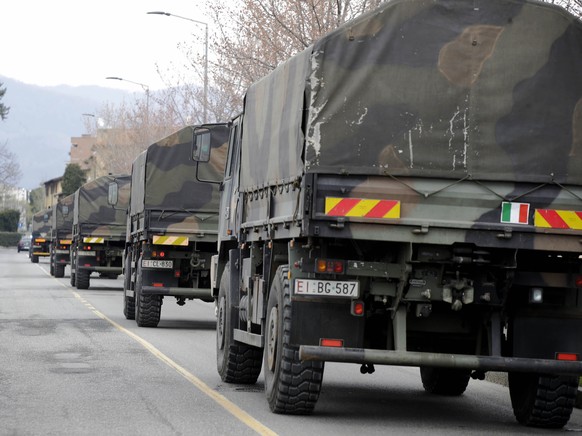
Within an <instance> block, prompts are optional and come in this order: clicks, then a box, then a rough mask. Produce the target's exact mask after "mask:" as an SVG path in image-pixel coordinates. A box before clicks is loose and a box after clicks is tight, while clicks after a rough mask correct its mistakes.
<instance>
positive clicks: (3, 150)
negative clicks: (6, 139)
mask: <svg viewBox="0 0 582 436" xmlns="http://www.w3.org/2000/svg"><path fill="white" fill-rule="evenodd" d="M21 175H22V173H21V172H20V165H19V164H18V161H17V158H16V155H15V154H14V153H12V152H11V151H10V150H9V149H8V145H7V144H6V143H4V144H0V186H3V187H10V186H16V183H17V182H18V180H19V179H20V176H21Z"/></svg>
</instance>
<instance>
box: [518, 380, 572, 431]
mask: <svg viewBox="0 0 582 436" xmlns="http://www.w3.org/2000/svg"><path fill="white" fill-rule="evenodd" d="M577 391H578V377H576V376H550V375H540V374H524V373H509V395H510V396H511V406H512V407H513V414H514V415H515V418H516V419H517V421H518V422H519V423H520V424H523V425H527V426H530V427H542V428H562V427H563V426H564V425H566V423H567V422H568V420H569V419H570V415H571V414H572V409H573V408H574V405H575V403H576V393H577Z"/></svg>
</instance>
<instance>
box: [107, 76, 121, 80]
mask: <svg viewBox="0 0 582 436" xmlns="http://www.w3.org/2000/svg"><path fill="white" fill-rule="evenodd" d="M105 80H123V79H122V78H121V77H111V76H110V77H106V78H105Z"/></svg>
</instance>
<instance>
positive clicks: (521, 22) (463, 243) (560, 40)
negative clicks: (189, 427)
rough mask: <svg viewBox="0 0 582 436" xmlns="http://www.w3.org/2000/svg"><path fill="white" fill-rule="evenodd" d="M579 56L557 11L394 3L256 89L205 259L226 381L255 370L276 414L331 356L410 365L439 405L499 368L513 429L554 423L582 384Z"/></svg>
mask: <svg viewBox="0 0 582 436" xmlns="http://www.w3.org/2000/svg"><path fill="white" fill-rule="evenodd" d="M581 53H582V23H581V22H580V21H578V20H577V19H576V18H575V17H574V16H572V15H570V14H568V13H567V12H565V11H564V10H562V9H560V8H557V7H555V6H554V5H550V4H544V3H541V2H536V1H509V0H488V1H479V2H468V1H451V0H442V1H441V0H437V1H430V2H427V1H424V0H408V1H389V2H386V3H385V4H383V5H382V6H381V7H380V8H379V9H377V10H375V11H373V12H371V13H368V14H366V15H363V16H361V17H360V18H358V19H356V20H354V21H351V22H349V23H347V24H345V25H343V26H341V27H340V28H338V29H337V30H336V31H333V32H331V33H330V34H328V35H326V36H325V37H323V38H321V39H320V40H318V41H317V42H316V43H315V44H314V45H313V46H311V47H309V48H308V49H306V50H305V51H304V52H302V53H300V54H298V55H296V56H295V57H293V58H291V59H289V60H288V61H287V62H285V63H284V64H282V65H280V66H279V67H278V68H276V69H275V70H274V71H273V72H272V73H270V74H269V75H267V76H266V77H264V78H263V79H261V80H259V81H258V82H256V83H255V84H253V85H252V86H251V87H250V88H249V89H248V92H247V94H246V99H245V104H244V110H243V113H242V114H241V115H240V116H239V117H237V118H236V119H235V120H234V121H233V124H232V130H231V131H232V133H231V137H230V142H229V150H228V158H227V159H228V160H227V162H228V163H227V169H226V172H225V180H224V182H223V184H222V186H221V189H222V196H221V204H220V224H219V250H218V254H217V255H216V256H215V257H214V258H213V268H212V273H213V274H212V286H213V290H214V293H215V295H216V296H217V307H218V320H217V367H218V372H219V374H220V376H221V378H222V380H224V381H226V382H231V383H254V382H255V381H256V379H257V377H258V375H259V373H260V371H261V365H262V368H263V370H264V377H265V393H266V397H267V400H268V403H269V406H270V409H271V410H272V411H273V412H276V413H291V414H305V413H311V412H312V411H313V409H314V407H315V405H316V402H317V399H318V397H319V394H320V390H321V386H322V379H323V373H324V362H325V361H332V362H334V361H335V362H352V363H356V364H359V365H360V369H361V372H362V373H372V372H373V371H374V365H376V364H385V365H402V366H415V367H419V368H420V376H421V381H422V384H423V386H424V388H425V390H426V391H428V392H430V393H434V394H444V395H461V394H462V393H463V392H464V391H465V388H466V387H467V384H468V382H469V379H470V378H471V377H472V378H476V379H482V378H483V377H484V374H485V373H486V372H487V371H502V372H507V373H508V376H509V392H510V397H511V403H512V407H513V411H514V415H515V417H516V418H517V420H518V421H519V422H520V423H522V424H524V425H530V426H539V427H561V426H563V425H564V424H565V423H566V422H567V421H568V419H569V417H570V414H571V411H572V408H573V406H574V402H575V396H576V391H577V386H578V376H579V375H580V374H582V362H581V361H580V359H581V356H582V335H581V334H580V332H581V331H582V262H581V258H580V257H581V256H580V253H581V252H582V171H580V169H581V168H582V80H580V78H581V77H582V56H581ZM215 151H218V150H215V149H212V153H214V152H215ZM197 158H198V159H200V160H201V161H204V160H206V159H208V156H207V155H205V154H201V155H199V156H197Z"/></svg>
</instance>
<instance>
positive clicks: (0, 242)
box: [0, 232, 22, 247]
mask: <svg viewBox="0 0 582 436" xmlns="http://www.w3.org/2000/svg"><path fill="white" fill-rule="evenodd" d="M21 237H22V235H21V234H20V233H15V232H0V247H16V244H18V241H20V238H21Z"/></svg>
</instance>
